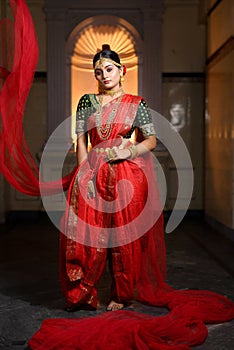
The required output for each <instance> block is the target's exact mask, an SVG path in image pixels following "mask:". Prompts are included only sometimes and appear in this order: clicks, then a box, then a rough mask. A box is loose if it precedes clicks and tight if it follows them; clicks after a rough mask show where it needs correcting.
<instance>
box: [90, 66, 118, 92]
mask: <svg viewBox="0 0 234 350" xmlns="http://www.w3.org/2000/svg"><path fill="white" fill-rule="evenodd" d="M120 73H121V68H120V69H119V68H118V67H116V66H115V65H114V64H112V63H110V62H108V61H104V62H102V63H101V64H100V65H99V66H97V67H96V68H95V77H96V79H97V81H98V82H99V83H100V84H101V85H102V86H103V88H104V89H105V90H112V89H113V90H115V89H116V90H117V89H119V86H120Z"/></svg>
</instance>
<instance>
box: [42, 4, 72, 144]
mask: <svg viewBox="0 0 234 350" xmlns="http://www.w3.org/2000/svg"><path fill="white" fill-rule="evenodd" d="M46 12H47V10H46ZM65 16H66V10H65V9H59V11H57V10H55V9H53V10H50V11H49V12H47V30H48V36H47V38H48V46H47V47H48V136H50V135H51V133H52V132H53V131H54V130H55V129H56V127H57V126H58V125H60V124H61V123H62V122H63V121H64V120H65V119H66V118H67V117H69V116H68V115H66V38H65V36H66V34H65V25H66V19H65ZM65 132H66V138H67V141H68V142H69V143H70V141H71V127H68V128H67V130H65ZM57 146H59V145H57ZM57 146H56V147H57Z"/></svg>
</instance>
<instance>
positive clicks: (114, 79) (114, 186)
mask: <svg viewBox="0 0 234 350" xmlns="http://www.w3.org/2000/svg"><path fill="white" fill-rule="evenodd" d="M93 66H94V74H95V78H96V79H97V81H98V86H99V93H98V94H86V95H84V96H83V97H82V98H81V99H80V101H79V104H78V108H77V128H76V131H77V136H78V137H77V162H78V171H77V175H76V176H75V178H74V181H73V183H72V185H71V188H70V192H69V207H68V210H67V213H66V217H65V220H64V222H65V224H66V226H65V227H64V234H62V236H61V282H62V288H63V291H64V294H65V296H66V299H67V307H66V309H67V310H68V311H73V310H77V309H79V308H90V309H96V308H97V305H98V294H97V283H98V281H99V279H100V277H101V275H102V273H103V271H104V269H105V266H106V262H107V258H108V259H109V265H110V273H111V278H112V287H111V296H110V301H109V303H108V305H107V310H110V311H115V310H119V309H122V308H123V307H124V306H125V305H128V304H129V303H130V302H131V300H132V299H134V298H137V299H138V300H139V299H143V300H144V301H148V302H152V300H151V299H148V298H149V295H150V294H151V293H152V289H153V287H155V284H158V283H160V284H161V285H163V284H164V282H163V281H164V279H165V249H164V243H163V217H162V213H161V212H162V210H161V206H160V199H159V195H158V191H157V183H156V181H155V176H154V175H153V174H154V169H153V162H152V159H151V157H150V151H151V150H153V149H154V148H155V146H156V136H155V130H154V125H153V123H152V119H151V115H150V112H149V109H148V108H147V105H146V102H145V101H144V99H143V98H141V97H139V96H133V95H130V94H127V93H125V92H124V90H123V87H122V77H123V75H124V73H125V72H124V67H123V66H122V65H121V63H120V59H119V56H118V55H117V53H115V52H113V51H111V50H103V51H101V52H99V53H97V54H96V55H95V57H94V59H93ZM133 132H135V134H136V135H137V136H136V142H133V141H131V140H130V138H131V136H132V134H133ZM87 135H89V140H90V144H91V147H92V148H91V150H89V151H88V147H87V146H88V145H87ZM123 180H124V182H123ZM120 183H121V185H122V186H120ZM130 197H131V199H129V198H130ZM149 203H151V204H152V203H153V205H149ZM146 223H147V225H148V227H145V226H146ZM151 260H152V261H151ZM146 265H147V266H146ZM142 276H144V277H142ZM150 280H152V282H150ZM142 290H144V296H143V295H142ZM148 294H149V295H148Z"/></svg>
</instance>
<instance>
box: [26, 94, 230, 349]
mask: <svg viewBox="0 0 234 350" xmlns="http://www.w3.org/2000/svg"><path fill="white" fill-rule="evenodd" d="M138 103H139V98H138V97H134V96H131V95H124V96H123V98H122V102H121V107H120V109H119V110H118V112H117V114H116V116H115V118H116V119H115V121H116V123H115V124H114V127H113V129H112V133H111V136H110V138H109V139H108V140H107V141H104V142H103V140H101V139H100V136H99V133H98V130H97V126H96V125H95V119H94V117H93V116H90V117H89V122H88V129H89V134H90V140H91V144H92V146H93V150H92V151H91V152H90V153H89V157H88V160H87V161H85V162H84V164H82V166H80V168H79V169H78V170H77V173H76V175H75V176H74V178H73V182H72V184H71V186H70V190H69V195H68V207H67V211H66V214H65V216H64V221H63V223H64V227H63V232H64V234H61V282H62V288H63V292H64V294H65V296H66V299H67V301H68V303H70V304H72V305H74V304H76V303H80V304H87V305H90V306H92V307H93V308H96V307H97V299H98V295H97V289H96V285H97V283H98V281H99V278H100V276H101V275H102V272H103V270H104V267H105V264H106V257H107V250H108V251H109V252H110V257H111V272H112V288H111V297H112V299H114V300H116V301H119V302H123V303H125V304H128V303H129V302H130V301H131V299H135V300H138V301H140V302H144V303H147V304H151V305H154V306H164V307H167V308H168V309H169V310H170V312H169V313H168V314H167V315H166V316H160V317H152V316H149V315H145V314H139V313H136V312H132V311H126V310H121V311H115V312H107V313H103V314H101V315H99V316H96V317H90V318H84V319H52V320H45V321H44V322H43V324H42V326H41V328H40V330H39V331H38V332H37V333H36V334H35V335H34V336H33V338H32V339H31V340H30V341H29V346H30V348H31V349H33V350H34V349H38V350H40V349H41V350H49V349H66V350H67V349H91V350H94V349H95V350H97V349H111V350H117V349H129V350H130V349H139V350H142V349H158V350H169V349H173V350H188V349H190V347H191V346H194V345H198V344H201V343H202V342H204V340H205V339H206V336H207V329H206V326H205V323H215V322H222V321H227V320H231V319H232V318H233V317H234V303H233V302H232V301H230V300H228V299H227V298H225V297H223V296H221V295H219V294H216V293H214V292H210V291H197V290H186V291H184V290H181V291H180V290H173V289H172V288H171V287H170V286H168V285H167V284H166V282H165V269H166V259H165V247H164V238H163V235H164V230H163V217H162V215H161V212H160V201H159V194H158V190H157V183H156V180H155V177H154V175H153V174H154V173H155V171H154V167H153V162H152V158H151V156H150V154H148V155H147V156H144V157H138V158H136V160H134V161H131V160H125V161H120V162H117V163H113V164H112V165H110V164H109V163H107V162H106V159H105V151H104V150H105V149H106V147H113V146H114V145H115V146H116V145H117V146H119V145H120V144H121V142H122V140H123V139H122V138H123V136H124V135H125V134H126V133H127V132H128V130H129V128H130V126H129V125H127V126H126V124H125V122H124V119H125V118H126V115H127V116H128V117H129V118H130V120H131V118H132V119H133V117H134V113H135V112H134V113H133V114H131V112H130V109H131V106H132V105H135V106H137V105H138ZM112 109H113V106H112V104H110V105H109V106H107V107H106V108H104V119H105V118H106V122H107V119H108V114H109V113H110V112H111V110H112ZM133 109H134V108H133ZM101 148H102V149H103V150H102V151H101V152H100V149H101ZM91 179H92V180H95V191H96V192H95V197H94V198H92V199H87V191H88V182H89V181H90V180H91ZM123 179H125V180H127V181H128V182H126V183H123V184H122V186H123V187H121V189H118V183H119V182H121V181H122V180H123ZM130 184H131V185H130ZM130 188H131V189H130ZM131 191H133V192H134V195H133V196H131ZM147 197H149V198H150V204H151V206H150V207H147V211H146V212H144V209H145V207H146V205H147ZM113 203H114V207H115V210H114V211H113V210H112V209H113V207H112V204H113ZM150 208H151V209H150ZM154 209H155V211H154ZM141 212H144V219H143V220H142V221H141V223H142V225H139V223H138V224H137V225H134V223H135V220H136V218H138V217H139V216H140V213H141ZM155 214H156V215H155ZM129 222H130V223H133V224H132V225H131V226H130V230H129V231H128V228H129V226H128V225H127V224H128V223H129ZM145 222H149V223H150V228H149V229H147V225H146V226H144V223H145ZM112 228H114V230H112ZM125 228H126V230H125ZM144 230H145V231H144ZM87 243H88V244H87Z"/></svg>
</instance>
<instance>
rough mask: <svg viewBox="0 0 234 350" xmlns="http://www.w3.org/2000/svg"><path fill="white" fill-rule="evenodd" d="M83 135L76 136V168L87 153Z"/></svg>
mask: <svg viewBox="0 0 234 350" xmlns="http://www.w3.org/2000/svg"><path fill="white" fill-rule="evenodd" d="M86 144H87V142H86V136H85V133H82V134H78V135H77V145H76V158H77V164H78V166H79V165H80V164H81V163H82V162H83V161H84V160H85V159H86V158H87V155H88V151H87V146H86Z"/></svg>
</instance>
